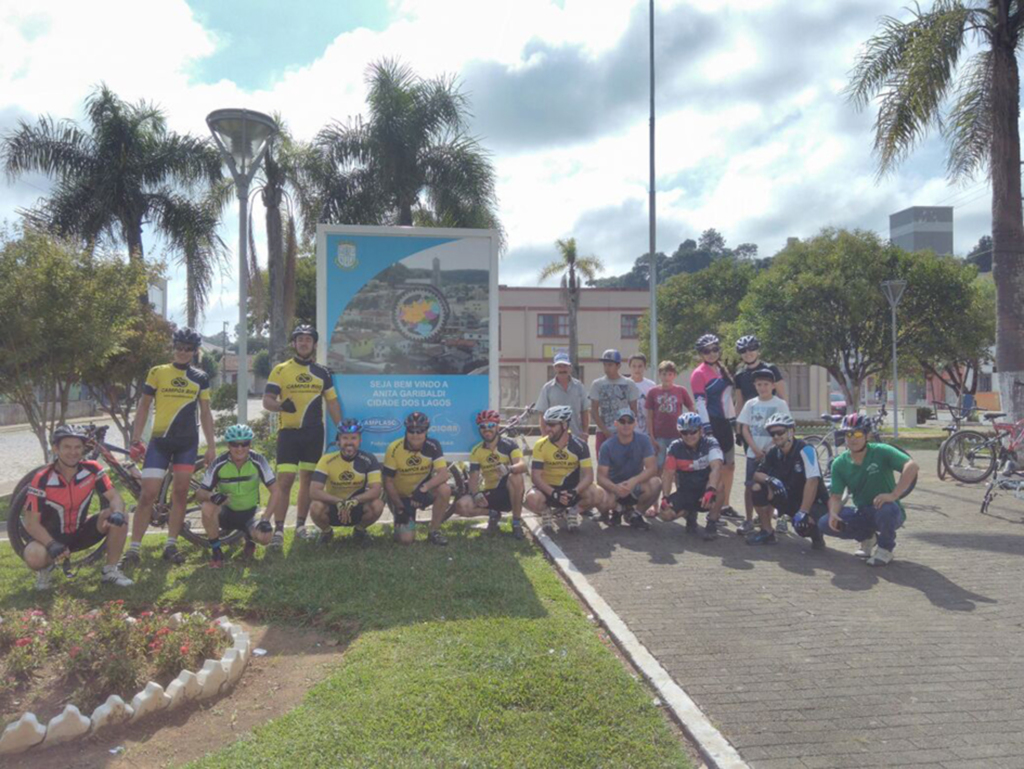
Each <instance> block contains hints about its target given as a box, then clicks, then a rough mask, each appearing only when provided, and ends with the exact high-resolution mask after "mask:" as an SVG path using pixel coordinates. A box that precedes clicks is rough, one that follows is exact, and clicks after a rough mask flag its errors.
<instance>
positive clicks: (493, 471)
mask: <svg viewBox="0 0 1024 769" xmlns="http://www.w3.org/2000/svg"><path fill="white" fill-rule="evenodd" d="M522 458H523V452H522V450H521V449H520V448H519V446H518V444H516V442H515V441H513V440H512V439H511V438H506V437H505V436H501V437H500V438H498V443H497V445H496V446H495V447H494V448H493V449H489V448H487V446H485V445H484V442H483V441H480V443H478V444H476V446H474V447H473V448H472V449H471V450H470V452H469V471H470V472H471V473H472V472H474V471H479V472H480V478H481V480H480V491H490V490H491V489H496V488H497V487H498V483H499V482H500V481H501V479H502V476H501V475H499V474H498V467H499V466H500V465H505V466H506V467H508V466H510V465H514V464H515V463H516V462H518V461H519V460H520V459H522Z"/></svg>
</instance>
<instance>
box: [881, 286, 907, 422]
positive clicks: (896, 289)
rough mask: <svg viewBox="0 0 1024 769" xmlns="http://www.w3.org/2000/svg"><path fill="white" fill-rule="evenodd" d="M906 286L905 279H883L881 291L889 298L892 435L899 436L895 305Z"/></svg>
mask: <svg viewBox="0 0 1024 769" xmlns="http://www.w3.org/2000/svg"><path fill="white" fill-rule="evenodd" d="M906 287H907V281H905V280H883V281H882V293H883V294H885V298H886V299H888V300H889V307H891V308H892V437H893V438H899V437H900V401H899V389H900V388H899V381H900V380H899V376H898V373H897V368H896V306H897V305H898V304H899V303H900V299H901V298H902V297H903V290H904V289H905V288H906Z"/></svg>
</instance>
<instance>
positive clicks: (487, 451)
mask: <svg viewBox="0 0 1024 769" xmlns="http://www.w3.org/2000/svg"><path fill="white" fill-rule="evenodd" d="M476 426H477V429H478V430H479V431H480V437H481V438H482V439H483V440H481V441H480V443H478V444H476V445H475V446H474V447H473V448H472V449H470V452H469V479H468V480H467V485H468V487H469V493H468V494H463V495H462V496H461V497H459V500H458V502H456V503H455V512H456V513H458V514H459V515H462V516H467V517H469V516H474V515H480V514H481V513H484V512H486V513H487V533H488V534H497V533H498V531H499V526H500V523H501V514H502V513H508V512H511V513H512V536H514V537H515V538H516V539H523V538H524V536H525V534H524V533H523V491H524V489H525V488H526V484H525V481H524V480H523V476H524V474H525V473H526V470H527V467H526V460H525V459H523V452H522V450H521V449H520V448H519V446H518V444H516V442H515V441H514V440H512V439H511V438H508V437H506V436H503V435H502V434H501V417H500V415H499V414H498V412H497V411H492V410H490V409H485V410H484V411H481V412H480V413H479V414H477V415H476Z"/></svg>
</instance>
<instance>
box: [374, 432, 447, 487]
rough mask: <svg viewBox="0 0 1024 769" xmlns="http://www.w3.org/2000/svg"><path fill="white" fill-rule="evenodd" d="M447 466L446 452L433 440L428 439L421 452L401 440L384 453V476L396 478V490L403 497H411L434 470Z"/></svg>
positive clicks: (393, 443) (394, 442)
mask: <svg viewBox="0 0 1024 769" xmlns="http://www.w3.org/2000/svg"><path fill="white" fill-rule="evenodd" d="M445 466H446V462H445V461H444V450H443V449H442V448H441V444H440V443H438V442H437V441H435V440H434V439H433V438H427V439H426V440H425V441H424V442H423V446H422V448H420V450H419V451H413V450H412V449H410V448H409V445H408V444H407V443H406V442H405V438H399V439H398V440H396V441H392V443H391V445H390V446H388V450H387V451H385V452H384V468H383V470H384V475H386V476H387V477H388V478H394V480H395V488H396V489H398V493H399V495H400V496H403V497H408V496H410V495H411V494H412V493H413V491H414V490H415V489H416V487H417V486H419V485H420V484H421V483H422V482H423V481H424V480H426V479H427V477H429V476H430V473H431V471H432V470H433V469H434V468H437V469H438V470H441V469H443V468H444V467H445Z"/></svg>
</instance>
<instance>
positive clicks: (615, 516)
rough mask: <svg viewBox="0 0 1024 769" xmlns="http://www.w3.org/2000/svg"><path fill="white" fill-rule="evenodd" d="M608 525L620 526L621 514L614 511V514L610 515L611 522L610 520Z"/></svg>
mask: <svg viewBox="0 0 1024 769" xmlns="http://www.w3.org/2000/svg"><path fill="white" fill-rule="evenodd" d="M610 525H611V526H621V525H622V513H620V512H618V511H615V512H614V513H612V520H611V524H610Z"/></svg>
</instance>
